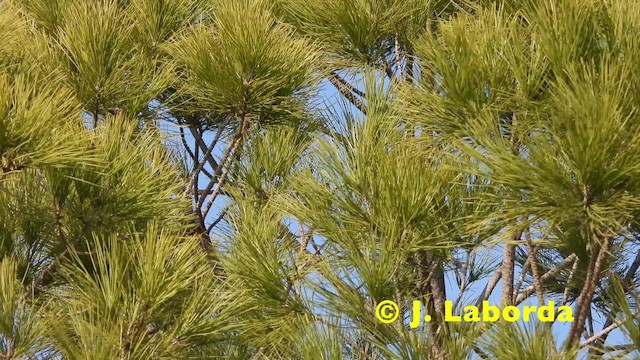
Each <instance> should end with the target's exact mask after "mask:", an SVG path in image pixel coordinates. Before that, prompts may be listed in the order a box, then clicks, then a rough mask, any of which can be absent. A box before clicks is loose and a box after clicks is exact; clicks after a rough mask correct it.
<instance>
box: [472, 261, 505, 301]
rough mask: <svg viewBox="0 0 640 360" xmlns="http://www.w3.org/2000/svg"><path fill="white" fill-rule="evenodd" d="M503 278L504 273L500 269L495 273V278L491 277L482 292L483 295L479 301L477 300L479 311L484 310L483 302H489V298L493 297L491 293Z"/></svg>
mask: <svg viewBox="0 0 640 360" xmlns="http://www.w3.org/2000/svg"><path fill="white" fill-rule="evenodd" d="M501 278H502V271H501V270H500V269H497V270H496V271H495V272H494V273H493V276H492V277H491V279H490V280H489V282H488V283H487V285H485V287H484V290H483V291H482V295H480V296H479V297H478V300H476V306H477V307H478V309H480V310H482V302H483V301H485V300H487V299H488V298H489V296H491V293H492V292H493V290H494V289H495V288H496V286H497V285H498V282H499V281H500V279H501Z"/></svg>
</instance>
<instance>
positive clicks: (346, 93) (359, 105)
mask: <svg viewBox="0 0 640 360" xmlns="http://www.w3.org/2000/svg"><path fill="white" fill-rule="evenodd" d="M329 81H330V82H331V84H332V85H333V86H334V87H335V88H336V89H337V90H338V92H340V94H342V96H344V97H345V98H347V100H349V102H351V104H353V106H355V107H356V108H357V109H358V110H360V111H361V112H362V113H363V114H365V115H366V114H367V107H366V106H365V105H364V104H363V103H362V101H360V99H358V98H357V97H356V95H355V94H354V93H353V92H351V90H349V88H348V87H346V86H345V85H343V84H342V83H341V82H340V80H338V79H337V77H336V76H333V75H332V76H329Z"/></svg>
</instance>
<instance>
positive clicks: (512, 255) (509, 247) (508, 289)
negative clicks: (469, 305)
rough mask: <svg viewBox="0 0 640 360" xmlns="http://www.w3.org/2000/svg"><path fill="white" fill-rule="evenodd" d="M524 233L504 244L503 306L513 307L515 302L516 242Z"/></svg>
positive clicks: (520, 232)
mask: <svg viewBox="0 0 640 360" xmlns="http://www.w3.org/2000/svg"><path fill="white" fill-rule="evenodd" d="M521 237H522V231H519V232H518V233H517V234H516V235H514V237H513V239H512V240H511V241H509V242H506V243H505V244H504V251H503V256H502V269H501V272H502V297H501V303H502V306H507V305H511V303H512V302H513V279H514V273H515V265H516V244H515V243H514V242H515V241H518V240H520V238H521Z"/></svg>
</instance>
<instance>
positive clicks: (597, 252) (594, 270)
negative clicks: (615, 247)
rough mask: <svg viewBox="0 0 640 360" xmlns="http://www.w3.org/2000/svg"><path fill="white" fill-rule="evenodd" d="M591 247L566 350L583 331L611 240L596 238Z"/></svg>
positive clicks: (608, 238)
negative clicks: (585, 275)
mask: <svg viewBox="0 0 640 360" xmlns="http://www.w3.org/2000/svg"><path fill="white" fill-rule="evenodd" d="M591 246H592V250H591V259H590V260H589V267H588V269H587V277H586V280H585V284H584V286H583V287H582V291H581V292H580V296H579V298H578V302H577V304H576V311H575V312H576V318H575V321H574V322H573V324H572V325H571V329H569V335H568V336H567V343H566V346H567V348H570V347H572V346H573V345H574V344H575V343H576V342H578V341H579V340H580V336H581V334H582V332H583V331H584V325H585V322H586V320H587V315H588V314H589V309H590V308H591V301H592V298H593V293H594V291H595V287H596V285H597V283H598V280H599V278H600V271H601V270H602V268H603V267H604V264H605V262H606V260H607V257H608V256H609V248H610V246H611V238H610V237H598V238H597V241H596V242H595V243H594V244H592V245H591Z"/></svg>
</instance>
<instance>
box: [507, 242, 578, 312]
mask: <svg viewBox="0 0 640 360" xmlns="http://www.w3.org/2000/svg"><path fill="white" fill-rule="evenodd" d="M574 261H576V255H575V254H571V255H569V256H567V257H566V258H565V259H564V260H562V261H561V262H560V263H559V264H558V265H556V267H554V268H553V269H551V270H549V271H547V272H546V273H544V274H543V275H542V276H540V284H541V285H544V284H545V283H546V282H547V281H549V280H552V279H555V277H556V276H557V275H558V274H560V272H561V271H562V270H564V269H565V268H566V267H568V266H569V265H571V264H573V262H574ZM534 292H535V286H533V285H531V286H529V287H527V288H526V289H524V290H523V291H522V292H521V293H520V294H518V297H517V298H516V301H515V302H514V305H518V304H520V303H521V302H523V301H525V300H526V299H527V298H528V297H529V296H531V294H533V293H534Z"/></svg>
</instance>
